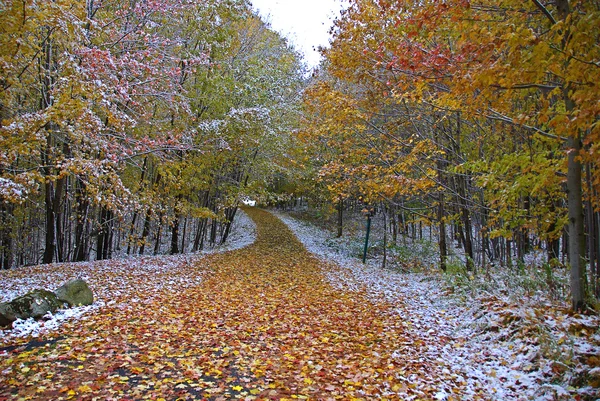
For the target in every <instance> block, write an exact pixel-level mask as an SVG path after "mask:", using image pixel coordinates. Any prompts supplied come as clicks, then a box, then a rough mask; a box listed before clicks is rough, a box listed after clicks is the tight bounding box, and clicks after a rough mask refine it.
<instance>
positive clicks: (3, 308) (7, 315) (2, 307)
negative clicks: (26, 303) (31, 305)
mask: <svg viewBox="0 0 600 401" xmlns="http://www.w3.org/2000/svg"><path fill="white" fill-rule="evenodd" d="M15 320H17V317H16V316H15V311H14V310H13V309H12V306H11V304H10V302H1V303H0V327H5V326H10V324H11V323H12V322H14V321H15Z"/></svg>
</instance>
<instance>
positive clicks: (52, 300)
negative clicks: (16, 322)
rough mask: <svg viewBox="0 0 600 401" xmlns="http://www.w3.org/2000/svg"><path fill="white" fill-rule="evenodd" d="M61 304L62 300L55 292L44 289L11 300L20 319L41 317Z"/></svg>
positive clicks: (11, 305)
mask: <svg viewBox="0 0 600 401" xmlns="http://www.w3.org/2000/svg"><path fill="white" fill-rule="evenodd" d="M61 306H62V303H61V301H59V300H58V298H57V297H56V295H55V294H54V293H53V292H50V291H47V290H42V289H38V290H33V291H31V292H28V293H27V294H25V295H22V296H20V297H17V298H15V299H13V300H12V301H10V307H11V309H12V311H13V312H14V316H15V317H16V318H18V319H27V318H30V317H32V318H34V319H39V318H41V317H42V316H44V315H45V314H46V313H48V312H55V311H56V310H57V309H58V308H59V307H61Z"/></svg>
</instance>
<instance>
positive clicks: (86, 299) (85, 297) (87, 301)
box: [55, 279, 94, 306]
mask: <svg viewBox="0 0 600 401" xmlns="http://www.w3.org/2000/svg"><path fill="white" fill-rule="evenodd" d="M55 293H56V297H57V298H58V299H59V300H61V301H63V302H66V303H68V304H69V305H70V306H79V305H91V304H93V303H94V294H92V290H90V287H89V286H88V285H87V283H86V282H85V281H83V280H81V279H76V280H70V281H67V282H66V283H65V284H63V285H61V286H60V287H58V288H57V289H56V291H55Z"/></svg>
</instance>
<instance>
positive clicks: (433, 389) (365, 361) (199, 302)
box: [0, 209, 485, 400]
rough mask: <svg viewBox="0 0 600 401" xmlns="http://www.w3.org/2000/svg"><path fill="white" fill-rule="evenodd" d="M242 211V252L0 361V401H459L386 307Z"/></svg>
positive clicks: (259, 215)
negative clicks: (342, 283)
mask: <svg viewBox="0 0 600 401" xmlns="http://www.w3.org/2000/svg"><path fill="white" fill-rule="evenodd" d="M247 213H248V214H249V215H250V217H252V219H253V220H254V221H255V222H256V224H257V230H258V236H257V240H256V242H255V243H254V244H253V245H251V246H249V247H247V248H244V249H241V250H238V251H233V252H228V253H223V254H217V255H211V256H207V257H204V258H202V259H199V261H198V262H197V263H195V264H194V265H193V266H182V267H181V269H182V271H183V272H185V274H190V275H201V276H202V277H203V279H202V281H201V283H200V284H198V285H196V286H186V287H181V288H173V287H170V284H168V283H167V282H165V289H164V290H161V291H159V292H158V293H152V294H149V293H147V292H140V293H137V294H131V293H129V294H125V295H124V296H123V298H122V299H118V300H117V302H115V303H114V304H112V305H108V306H106V307H104V308H102V309H101V311H100V312H99V313H95V314H93V315H91V316H89V317H88V318H86V319H84V320H80V321H75V322H72V323H69V324H67V325H65V326H64V327H63V328H61V329H60V330H59V331H58V332H57V333H54V334H52V336H49V337H48V338H46V339H44V340H46V341H48V343H47V344H43V341H42V342H40V344H42V345H40V346H36V347H27V348H25V347H17V348H16V349H12V350H10V351H9V352H5V354H4V355H1V356H0V371H2V372H3V374H2V376H1V378H0V400H4V399H13V398H14V399H18V398H19V397H23V398H26V397H32V398H33V399H52V400H58V399H78V400H84V399H86V400H87V399H90V400H91V399H103V400H105V399H111V398H112V399H120V400H126V399H130V400H138V399H153V400H159V399H166V400H175V399H182V400H187V399H212V400H227V399H247V400H253V399H259V400H284V399H312V400H334V399H339V400H355V399H364V400H384V399H389V400H400V399H402V400H404V399H436V396H437V397H438V398H440V399H441V398H442V397H441V395H440V394H441V392H442V391H445V392H446V393H449V394H455V397H454V399H457V400H458V399H465V398H466V394H465V391H467V390H466V387H465V386H466V383H464V382H463V381H462V379H458V378H457V377H456V376H454V375H452V374H451V368H450V367H447V366H444V362H443V361H435V362H434V363H432V361H430V360H427V359H426V358H422V355H423V354H424V353H425V351H426V350H427V347H428V344H427V343H426V341H424V340H422V339H419V338H410V336H409V335H408V334H407V331H406V329H405V325H406V323H405V322H403V321H402V320H401V319H400V317H399V316H398V315H397V313H394V312H393V311H394V307H393V306H392V305H387V304H385V303H378V304H373V303H372V302H370V301H368V299H367V297H366V296H364V294H361V293H360V292H358V293H357V292H354V293H345V292H341V291H339V290H336V289H334V288H333V287H332V286H331V285H330V284H329V283H328V282H327V281H326V280H325V278H324V275H323V274H322V271H323V269H336V267H335V266H333V265H332V266H328V265H324V264H323V262H321V261H319V260H317V259H316V258H314V257H313V256H311V254H309V253H308V252H307V251H306V250H305V249H304V247H303V246H302V244H300V242H298V240H297V239H296V238H295V237H294V236H293V234H292V233H291V232H290V231H289V230H288V228H287V227H286V226H285V225H284V224H283V223H282V222H281V221H279V220H278V219H277V218H275V217H274V216H272V215H271V214H269V213H267V212H264V211H260V210H256V209H249V210H247ZM178 274H179V275H181V271H180V272H178ZM164 280H165V281H167V280H168V277H164ZM134 296H135V298H137V302H132V299H133V298H134ZM37 341H39V339H38V340H37ZM468 398H471V399H479V398H480V397H479V396H477V395H475V394H470V395H469V397H468ZM484 398H485V397H481V399H484ZM450 399H452V398H450Z"/></svg>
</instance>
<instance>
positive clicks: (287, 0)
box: [250, 0, 342, 68]
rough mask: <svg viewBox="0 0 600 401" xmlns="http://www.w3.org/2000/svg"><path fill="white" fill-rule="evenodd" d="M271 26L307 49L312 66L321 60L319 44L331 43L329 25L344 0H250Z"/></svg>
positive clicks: (305, 51) (304, 49)
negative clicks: (318, 49)
mask: <svg viewBox="0 0 600 401" xmlns="http://www.w3.org/2000/svg"><path fill="white" fill-rule="evenodd" d="M250 1H251V2H252V4H253V5H254V8H255V9H257V10H258V11H259V13H260V15H261V16H262V17H263V19H264V20H266V21H268V22H270V23H271V27H272V28H273V29H274V30H276V31H278V32H280V33H282V34H283V35H284V36H285V37H287V38H288V39H289V40H290V41H291V43H293V44H294V47H296V49H298V50H299V51H301V52H302V53H304V55H305V59H306V62H307V63H308V66H309V67H311V68H312V67H315V66H317V65H318V64H319V60H320V55H319V52H318V51H317V47H318V46H328V45H329V33H328V32H329V28H330V27H331V26H332V25H333V20H334V19H335V18H336V17H338V16H339V13H340V10H341V9H342V0H250Z"/></svg>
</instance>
